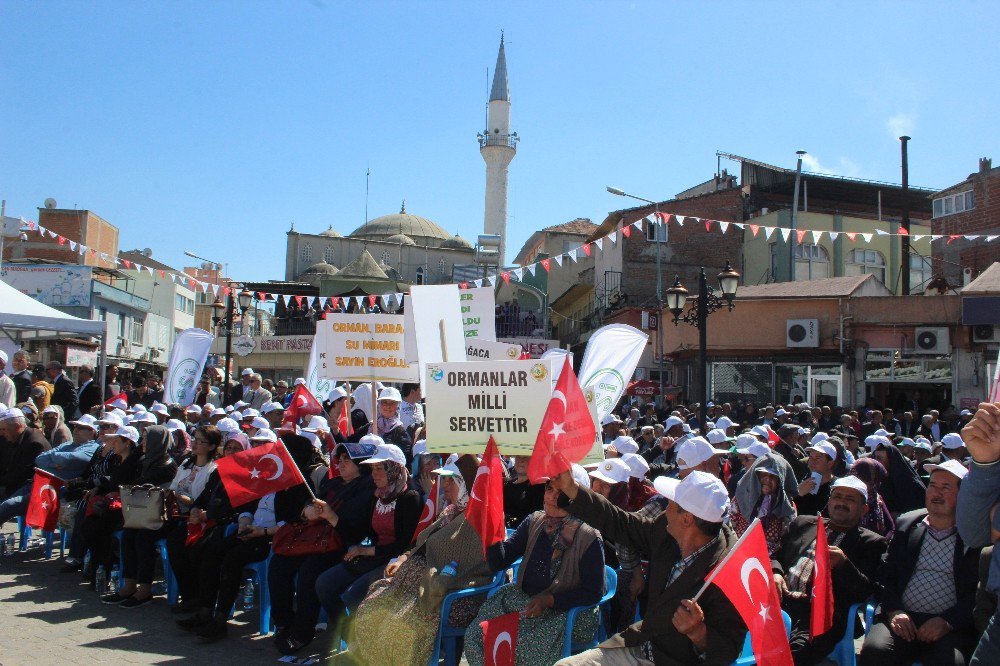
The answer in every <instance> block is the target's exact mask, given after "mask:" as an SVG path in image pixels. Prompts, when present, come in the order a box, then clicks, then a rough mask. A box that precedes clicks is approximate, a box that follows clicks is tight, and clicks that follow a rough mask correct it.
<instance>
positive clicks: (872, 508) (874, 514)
mask: <svg viewBox="0 0 1000 666" xmlns="http://www.w3.org/2000/svg"><path fill="white" fill-rule="evenodd" d="M851 474H852V475H853V476H856V477H858V478H859V479H861V480H862V481H864V482H865V485H866V486H868V512H867V513H865V514H864V515H863V516H861V527H864V528H866V529H869V530H871V531H872V532H875V534H878V535H880V536H884V537H885V539H886V541H889V540H891V539H892V533H893V532H894V531H895V529H896V522H895V521H894V520H893V519H892V514H891V513H889V507H887V506H886V505H885V500H884V499H882V494H881V492H880V490H879V489H880V488H881V487H882V484H883V483H885V480H886V478H887V477H888V476H889V473H888V472H886V471H885V467H883V466H882V463H880V462H879V461H878V460H876V459H875V458H861V459H859V460H857V461H856V462H855V463H854V467H853V468H851Z"/></svg>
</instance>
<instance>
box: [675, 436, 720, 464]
mask: <svg viewBox="0 0 1000 666" xmlns="http://www.w3.org/2000/svg"><path fill="white" fill-rule="evenodd" d="M726 453H729V451H727V450H726V449H716V448H714V447H713V446H712V445H711V444H709V443H708V441H707V440H706V439H705V438H704V437H691V438H690V439H687V440H685V441H683V442H681V444H680V446H679V447H677V467H678V469H691V468H692V467H697V466H698V465H700V464H702V463H703V462H705V461H706V460H709V459H710V458H712V457H713V456H719V455H724V454H726Z"/></svg>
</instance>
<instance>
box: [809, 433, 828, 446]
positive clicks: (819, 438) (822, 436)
mask: <svg viewBox="0 0 1000 666" xmlns="http://www.w3.org/2000/svg"><path fill="white" fill-rule="evenodd" d="M828 439H830V436H829V435H828V434H826V433H825V432H818V433H816V434H815V435H813V436H812V439H810V440H809V443H810V444H812V445H813V446H815V445H817V444H819V443H820V442H825V441H826V440H828Z"/></svg>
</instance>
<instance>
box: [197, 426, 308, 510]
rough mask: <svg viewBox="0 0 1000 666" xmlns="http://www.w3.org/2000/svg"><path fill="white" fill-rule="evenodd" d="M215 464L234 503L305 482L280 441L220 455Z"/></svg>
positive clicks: (231, 501) (243, 501)
mask: <svg viewBox="0 0 1000 666" xmlns="http://www.w3.org/2000/svg"><path fill="white" fill-rule="evenodd" d="M215 468H216V470H218V472H219V479H220V480H221V481H222V485H223V486H225V488H226V494H228V495H229V502H230V504H232V505H233V506H242V505H244V504H246V503H247V502H252V501H253V500H255V499H260V498H261V497H263V496H264V495H267V494H268V493H275V492H278V491H279V490H285V489H286V488H291V487H292V486H296V485H298V484H300V483H305V482H306V480H305V478H304V477H303V476H302V472H301V471H299V467H298V465H296V464H295V461H294V460H292V457H291V456H290V455H289V454H288V449H286V448H285V445H284V444H283V443H282V442H280V441H277V442H268V443H266V444H264V445H263V446H256V447H254V448H252V449H247V450H246V451H240V452H239V453H234V454H233V455H231V456H225V457H224V458H219V459H218V460H217V461H215Z"/></svg>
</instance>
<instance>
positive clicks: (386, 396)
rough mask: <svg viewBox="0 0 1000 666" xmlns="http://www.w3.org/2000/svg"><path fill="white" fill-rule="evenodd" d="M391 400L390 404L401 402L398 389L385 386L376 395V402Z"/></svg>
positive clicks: (401, 398) (401, 397)
mask: <svg viewBox="0 0 1000 666" xmlns="http://www.w3.org/2000/svg"><path fill="white" fill-rule="evenodd" d="M383 400H391V401H392V402H403V396H401V395H400V394H399V389H398V388H394V387H392V386H387V387H385V388H384V389H382V392H381V393H379V394H378V401H379V402H382V401H383Z"/></svg>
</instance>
